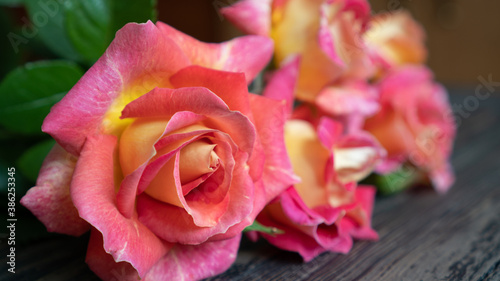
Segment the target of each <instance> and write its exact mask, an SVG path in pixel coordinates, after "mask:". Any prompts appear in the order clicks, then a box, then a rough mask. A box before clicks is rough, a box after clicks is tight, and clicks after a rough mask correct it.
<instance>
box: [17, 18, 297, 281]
mask: <svg viewBox="0 0 500 281" xmlns="http://www.w3.org/2000/svg"><path fill="white" fill-rule="evenodd" d="M250 51H251V53H250ZM271 52H272V42H270V40H268V39H266V38H264V37H259V36H247V37H241V38H237V39H234V40H231V41H228V42H225V43H221V44H207V43H202V42H199V41H197V40H195V39H193V38H191V37H189V36H187V35H185V34H183V33H181V32H179V31H177V30H175V29H173V28H171V27H170V26H168V25H165V24H163V23H161V22H158V23H157V24H156V25H155V24H153V23H151V22H148V23H145V24H128V25H126V26H125V27H124V28H122V29H121V30H120V31H118V32H117V34H116V38H115V40H114V41H113V42H112V43H111V45H110V46H109V47H108V49H107V50H106V52H105V53H104V55H103V56H102V57H101V58H100V59H99V60H98V61H97V62H96V64H95V65H94V66H93V67H91V68H90V69H89V71H88V72H87V73H86V74H85V75H84V76H83V77H82V79H81V80H80V81H79V82H78V83H77V84H76V85H75V86H74V87H73V89H72V90H71V91H70V92H69V93H68V94H67V95H66V96H65V97H64V99H63V100H62V101H61V102H59V103H58V104H57V105H55V106H54V107H53V108H52V110H51V113H50V114H49V115H48V116H47V118H46V119H45V122H44V124H43V127H42V130H43V131H44V132H47V133H49V134H51V135H52V136H53V137H54V138H55V139H56V140H57V142H58V144H57V145H56V146H55V147H54V148H53V150H52V151H51V153H50V154H49V155H48V156H47V158H46V160H45V162H44V164H43V166H42V169H41V171H40V175H39V178H38V180H37V186H35V187H33V188H32V189H30V190H29V192H28V193H27V195H26V196H25V197H23V198H22V200H21V203H22V204H23V205H24V206H26V207H27V208H28V209H30V210H31V211H32V212H33V213H34V214H35V215H36V216H37V217H38V218H39V219H40V220H41V221H42V222H43V223H44V224H45V225H46V226H47V229H48V230H49V231H54V232H60V233H66V234H70V235H81V234H82V233H84V232H86V231H88V230H91V238H90V242H89V248H88V252H87V263H88V264H89V267H90V268H91V269H92V270H93V271H94V272H95V273H96V274H97V275H99V276H100V277H101V278H102V279H105V280H113V279H114V278H116V274H117V272H118V273H119V274H121V275H120V279H121V280H136V279H137V278H142V279H143V280H177V279H184V280H192V279H202V278H205V277H209V276H212V275H215V274H218V273H221V272H223V271H224V270H226V269H227V268H228V267H229V266H230V265H231V263H232V262H233V261H234V259H235V257H236V252H237V249H238V246H239V240H240V237H241V235H240V234H241V231H242V230H243V229H244V228H245V227H246V226H248V225H250V224H251V223H252V222H253V220H254V219H255V217H256V216H257V214H258V213H259V212H260V211H261V210H262V209H263V207H264V206H265V205H266V204H267V203H268V202H269V201H270V200H271V199H273V198H274V197H275V196H277V195H278V194H279V193H281V192H282V191H283V190H284V189H285V188H286V187H288V186H290V184H292V183H293V182H295V176H294V175H293V172H292V170H291V166H290V163H289V160H288V158H287V155H286V150H285V147H284V140H283V124H284V118H285V115H284V112H285V111H284V108H283V106H282V104H281V103H279V102H276V101H274V100H271V99H267V98H264V97H260V96H257V95H253V94H249V93H248V91H247V83H248V82H250V81H251V80H252V79H253V78H254V77H255V75H256V74H257V73H258V72H259V71H260V70H261V69H262V68H263V67H264V66H265V65H266V63H267V62H268V60H269V59H270V56H271ZM215 69H217V70H215ZM228 71H232V72H228Z"/></svg>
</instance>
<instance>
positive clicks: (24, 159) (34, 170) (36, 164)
mask: <svg viewBox="0 0 500 281" xmlns="http://www.w3.org/2000/svg"><path fill="white" fill-rule="evenodd" d="M55 143H56V142H55V141H54V140H52V139H49V140H46V141H43V142H40V143H38V144H36V145H35V146H33V147H30V148H29V149H28V150H27V151H26V152H24V154H23V155H22V156H21V157H20V158H19V160H18V161H17V166H18V167H19V170H21V172H22V173H23V174H24V175H25V176H26V177H27V178H28V179H29V180H31V181H32V182H36V179H37V177H38V172H39V171H40V168H41V167H42V163H43V160H44V159H45V157H46V156H47V154H49V152H50V150H51V149H52V147H53V146H54V144H55Z"/></svg>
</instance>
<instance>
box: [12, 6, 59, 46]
mask: <svg viewBox="0 0 500 281" xmlns="http://www.w3.org/2000/svg"><path fill="white" fill-rule="evenodd" d="M64 2H65V0H57V1H56V0H39V1H38V2H37V5H38V6H39V8H40V9H39V10H38V11H36V12H35V13H33V15H32V17H31V18H32V20H31V21H30V20H29V19H28V18H27V17H23V18H21V21H22V22H23V26H22V27H21V34H17V33H14V32H9V33H8V34H7V39H9V42H10V44H11V45H12V48H13V49H14V52H15V53H16V54H17V53H18V52H19V46H20V45H21V44H27V43H28V42H29V40H30V39H32V38H34V37H35V36H37V35H38V33H39V32H40V28H42V27H44V26H46V25H47V24H48V23H49V19H50V18H53V17H55V16H56V15H57V14H58V13H59V12H60V10H61V9H63V8H62V7H61V5H64Z"/></svg>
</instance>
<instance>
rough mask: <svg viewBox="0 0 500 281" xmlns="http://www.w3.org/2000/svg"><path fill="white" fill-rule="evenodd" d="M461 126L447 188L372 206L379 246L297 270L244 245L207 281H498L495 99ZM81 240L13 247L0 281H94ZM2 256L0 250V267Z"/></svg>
mask: <svg viewBox="0 0 500 281" xmlns="http://www.w3.org/2000/svg"><path fill="white" fill-rule="evenodd" d="M455 91H456V92H459V90H455ZM472 93H473V92H472ZM466 94H467V92H466V93H464V94H460V93H458V94H456V95H453V99H452V103H455V104H460V103H461V102H463V100H464V99H465V98H466V97H467V95H466ZM461 121H462V122H461V123H462V124H461V125H460V126H459V131H458V132H459V133H458V138H457V141H456V145H455V152H454V155H453V159H452V163H453V166H454V168H455V171H456V174H457V180H456V183H455V185H454V186H453V188H452V189H451V190H450V192H448V193H447V194H446V195H438V194H436V193H435V192H433V191H432V190H430V189H418V190H412V191H408V192H405V193H402V194H399V195H397V196H391V197H385V198H377V202H376V206H375V212H374V217H373V225H374V228H375V229H376V230H377V231H378V233H379V234H380V240H379V241H378V242H366V241H357V242H356V243H355V244H354V247H353V249H352V251H351V252H350V253H349V254H347V255H342V254H335V253H325V254H322V255H320V256H318V257H317V258H315V259H314V260H312V261H311V262H309V263H303V262H302V260H301V258H300V256H299V255H298V254H295V253H290V252H285V251H281V250H278V249H276V248H274V247H273V246H271V245H270V244H268V243H267V242H265V241H259V242H258V243H251V242H249V241H248V240H243V242H242V245H241V249H240V252H239V254H238V259H237V261H236V262H235V264H234V265H233V266H232V267H231V268H230V269H229V270H228V271H227V272H225V273H224V274H222V275H220V276H216V277H213V278H210V279H207V280H211V281H215V280H240V281H243V280H500V164H499V163H500V160H499V159H500V127H499V124H500V99H499V98H495V97H490V98H489V99H487V100H484V101H481V104H480V106H479V108H478V109H477V110H475V111H473V112H470V116H469V117H468V118H463V119H462V120H461ZM87 240H88V236H83V237H80V238H73V237H66V236H54V237H51V238H47V239H44V240H41V241H37V242H35V243H30V244H27V245H19V246H18V247H17V261H16V265H17V266H16V274H15V275H12V274H10V273H8V272H7V266H6V264H5V262H1V264H0V280H98V278H97V277H96V276H95V275H94V274H93V273H92V272H91V271H90V270H89V269H88V268H87V266H86V264H85V262H84V260H85V252H86V243H87ZM5 253H6V248H5V243H2V251H1V255H2V258H1V260H2V261H3V260H5V255H6V254H5Z"/></svg>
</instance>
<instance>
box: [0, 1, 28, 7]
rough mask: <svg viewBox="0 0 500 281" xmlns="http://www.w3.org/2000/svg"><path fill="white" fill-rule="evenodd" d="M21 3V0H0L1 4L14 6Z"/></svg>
mask: <svg viewBox="0 0 500 281" xmlns="http://www.w3.org/2000/svg"><path fill="white" fill-rule="evenodd" d="M22 4H23V0H0V5H1V6H10V7H15V6H21V5H22Z"/></svg>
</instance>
